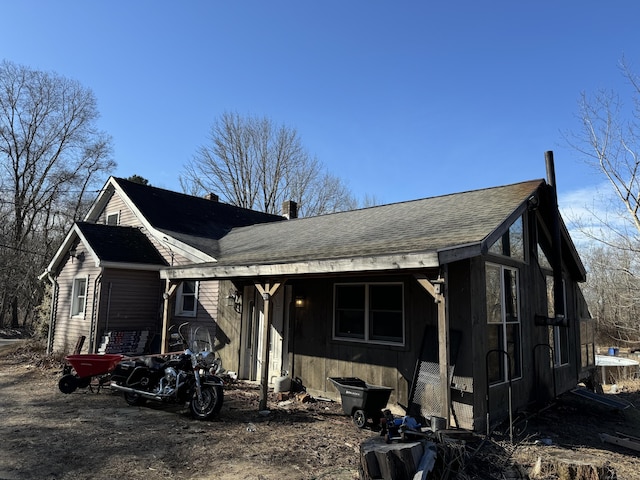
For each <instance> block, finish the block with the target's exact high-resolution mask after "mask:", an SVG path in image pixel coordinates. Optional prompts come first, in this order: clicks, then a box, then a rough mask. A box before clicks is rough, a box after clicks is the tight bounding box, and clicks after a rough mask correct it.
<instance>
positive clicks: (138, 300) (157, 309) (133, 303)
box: [98, 269, 162, 340]
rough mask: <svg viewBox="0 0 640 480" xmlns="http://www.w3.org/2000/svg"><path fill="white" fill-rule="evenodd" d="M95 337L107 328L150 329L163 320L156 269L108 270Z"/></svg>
mask: <svg viewBox="0 0 640 480" xmlns="http://www.w3.org/2000/svg"><path fill="white" fill-rule="evenodd" d="M100 307H101V308H100V322H99V325H98V337H99V338H98V340H100V337H102V335H104V334H105V332H108V331H117V330H149V331H150V332H151V333H152V334H157V333H159V332H160V329H161V322H162V314H161V311H162V310H161V308H162V282H161V281H160V277H159V274H158V272H149V271H141V270H123V269H107V270H105V272H104V275H103V277H102V281H101V294H100Z"/></svg>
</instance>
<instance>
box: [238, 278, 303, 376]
mask: <svg viewBox="0 0 640 480" xmlns="http://www.w3.org/2000/svg"><path fill="white" fill-rule="evenodd" d="M245 298H251V301H249V302H248V303H247V304H246V306H247V308H246V309H245V310H244V312H243V319H242V335H241V338H242V350H243V353H242V355H241V365H240V376H241V378H244V379H247V380H252V381H256V380H258V379H259V377H260V372H261V368H262V341H263V335H262V332H263V330H264V328H265V325H266V319H265V317H264V300H263V299H262V297H261V296H260V295H259V294H258V292H257V290H256V289H255V287H247V289H246V291H245ZM290 303H291V287H289V286H286V287H285V288H280V289H278V291H277V292H276V294H275V295H274V296H273V297H272V298H271V315H272V316H271V331H270V338H269V383H273V382H274V380H275V379H276V378H278V377H280V376H282V375H283V373H284V371H285V370H286V368H287V367H286V362H283V360H284V359H286V358H287V356H288V349H287V335H286V332H287V330H288V324H289V307H288V305H290Z"/></svg>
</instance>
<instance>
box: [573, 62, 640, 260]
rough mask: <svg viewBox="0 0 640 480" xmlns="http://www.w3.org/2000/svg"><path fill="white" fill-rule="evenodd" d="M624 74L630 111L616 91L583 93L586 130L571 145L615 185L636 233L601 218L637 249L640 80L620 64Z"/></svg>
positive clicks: (583, 121) (574, 138)
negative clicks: (628, 91)
mask: <svg viewBox="0 0 640 480" xmlns="http://www.w3.org/2000/svg"><path fill="white" fill-rule="evenodd" d="M620 70H621V72H622V75H623V76H624V78H625V79H626V80H627V81H628V84H629V86H630V89H631V93H630V100H631V102H630V104H631V106H630V108H629V109H628V110H625V104H624V102H623V101H622V100H621V98H620V96H619V95H618V94H617V93H615V92H613V91H605V90H601V91H599V92H597V93H596V94H594V95H592V96H588V95H587V94H586V93H583V94H582V96H581V99H580V104H579V105H580V119H581V122H582V130H581V132H580V133H578V134H575V135H572V137H571V138H570V140H569V143H570V145H571V146H572V147H573V148H575V149H576V150H577V151H578V152H579V153H580V154H582V155H583V156H584V158H585V159H586V162H587V163H588V164H590V165H591V166H593V167H594V168H595V169H597V171H599V172H600V173H602V174H603V175H604V177H605V178H606V179H607V180H608V182H609V184H610V185H611V188H612V191H613V192H614V193H615V197H616V198H617V200H618V201H619V203H618V205H619V206H620V207H622V209H623V210H624V212H625V215H626V218H627V220H628V221H629V222H630V223H631V224H632V225H633V229H634V230H635V231H634V232H633V233H632V234H631V235H633V237H634V238H632V239H630V238H629V235H630V232H629V230H627V229H625V228H621V227H623V225H624V224H623V223H621V222H618V221H613V222H612V221H608V219H604V218H597V220H598V221H599V223H601V224H603V225H604V226H605V227H606V229H607V230H608V231H609V232H612V233H614V234H615V235H616V236H617V237H618V239H626V240H631V241H630V242H627V243H628V246H631V247H634V248H635V246H634V245H633V244H634V243H636V239H637V237H638V235H639V234H640V142H639V140H640V137H639V135H640V124H638V121H639V120H640V78H639V77H638V76H637V75H636V74H634V73H633V72H632V71H631V69H630V68H629V66H628V65H627V63H626V62H625V61H624V59H623V60H621V62H620Z"/></svg>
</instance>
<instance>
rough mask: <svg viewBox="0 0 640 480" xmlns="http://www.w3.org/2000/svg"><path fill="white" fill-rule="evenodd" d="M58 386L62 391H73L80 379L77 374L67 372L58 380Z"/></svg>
mask: <svg viewBox="0 0 640 480" xmlns="http://www.w3.org/2000/svg"><path fill="white" fill-rule="evenodd" d="M58 388H59V389H60V391H61V392H62V393H73V392H75V391H76V388H78V379H77V378H76V376H75V375H73V374H71V373H67V374H66V375H63V376H62V378H61V379H60V381H59V382H58Z"/></svg>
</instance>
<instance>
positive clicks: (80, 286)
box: [71, 277, 87, 317]
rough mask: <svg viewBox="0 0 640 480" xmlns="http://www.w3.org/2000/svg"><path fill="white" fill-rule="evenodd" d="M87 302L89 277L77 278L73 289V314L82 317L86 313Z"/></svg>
mask: <svg viewBox="0 0 640 480" xmlns="http://www.w3.org/2000/svg"><path fill="white" fill-rule="evenodd" d="M86 303H87V279H86V277H83V278H76V279H74V280H73V286H72V290H71V315H72V316H74V317H80V316H83V315H84V309H85V306H86Z"/></svg>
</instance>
